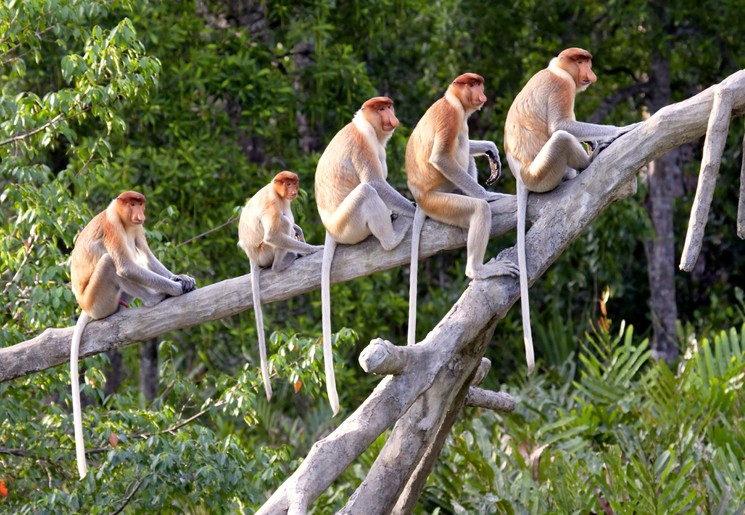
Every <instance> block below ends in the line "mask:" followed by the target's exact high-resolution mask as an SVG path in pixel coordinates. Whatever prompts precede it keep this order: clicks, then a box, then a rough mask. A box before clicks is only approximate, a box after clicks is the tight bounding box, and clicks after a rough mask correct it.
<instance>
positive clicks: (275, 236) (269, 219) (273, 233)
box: [261, 214, 323, 254]
mask: <svg viewBox="0 0 745 515" xmlns="http://www.w3.org/2000/svg"><path fill="white" fill-rule="evenodd" d="M261 223H262V225H263V226H264V242H266V243H267V244H268V245H271V246H272V247H276V248H279V249H283V250H291V251H293V252H297V253H298V254H312V253H313V252H317V251H319V250H321V249H323V245H309V244H308V243H305V241H299V240H296V239H295V238H293V237H292V236H289V235H288V234H287V233H286V232H285V231H283V230H282V227H281V222H280V220H277V217H276V216H272V215H271V214H265V215H264V216H263V217H262V218H261Z"/></svg>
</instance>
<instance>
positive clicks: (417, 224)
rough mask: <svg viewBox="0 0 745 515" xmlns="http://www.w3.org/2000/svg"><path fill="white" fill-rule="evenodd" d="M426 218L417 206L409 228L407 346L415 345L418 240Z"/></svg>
mask: <svg viewBox="0 0 745 515" xmlns="http://www.w3.org/2000/svg"><path fill="white" fill-rule="evenodd" d="M426 218H427V213H425V212H424V210H423V209H422V208H421V207H419V206H417V207H416V211H415V212H414V223H413V225H412V227H411V263H410V265H409V267H410V268H409V334H408V337H407V338H406V344H407V345H414V344H415V343H416V293H417V284H418V277H417V276H418V274H419V239H420V237H421V235H422V227H423V226H424V221H425V220H426Z"/></svg>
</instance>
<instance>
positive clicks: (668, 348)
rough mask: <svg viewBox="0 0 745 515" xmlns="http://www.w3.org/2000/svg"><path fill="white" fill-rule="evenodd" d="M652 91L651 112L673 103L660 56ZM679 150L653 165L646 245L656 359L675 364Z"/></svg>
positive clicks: (652, 75)
mask: <svg viewBox="0 0 745 515" xmlns="http://www.w3.org/2000/svg"><path fill="white" fill-rule="evenodd" d="M650 82H651V84H652V87H651V88H650V91H649V96H650V99H651V102H650V105H649V109H650V112H651V113H655V112H657V111H659V110H660V109H661V108H663V107H664V106H666V105H668V104H669V103H670V96H671V88H670V63H669V62H668V61H667V59H665V58H664V57H662V56H661V55H660V54H656V55H655V57H654V58H653V61H652V66H651V73H650ZM679 154H680V153H679V149H678V148H675V149H673V150H671V151H670V152H668V153H666V154H665V155H663V156H661V157H660V158H658V159H656V160H655V161H653V162H652V163H650V165H649V173H648V174H647V184H648V195H647V202H646V205H647V212H648V213H649V218H650V220H651V221H652V227H653V229H654V235H653V236H652V238H651V239H650V240H649V241H647V242H646V243H645V246H644V248H645V252H646V255H647V274H648V278H649V292H650V298H649V305H650V308H651V315H652V342H651V349H652V356H653V357H654V358H655V359H664V360H665V361H668V362H670V361H673V360H675V359H676V358H677V357H678V347H677V332H676V331H677V330H676V321H677V320H678V305H677V302H676V294H675V270H676V269H677V266H676V259H675V232H674V226H673V201H674V199H675V196H676V192H680V191H681V187H680V185H679V182H680V181H681V179H682V178H681V172H680V168H679V167H678V163H677V161H678V157H679Z"/></svg>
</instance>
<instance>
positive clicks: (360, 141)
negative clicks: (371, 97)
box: [315, 123, 377, 221]
mask: <svg viewBox="0 0 745 515" xmlns="http://www.w3.org/2000/svg"><path fill="white" fill-rule="evenodd" d="M355 148H357V149H359V148H365V149H368V150H369V144H368V142H367V141H365V139H364V137H363V136H362V135H361V134H360V133H359V131H358V130H357V128H356V127H355V126H354V123H349V124H347V125H346V126H345V127H344V128H343V129H341V130H340V131H339V132H337V133H336V135H335V136H334V137H333V138H332V139H331V141H330V142H329V144H328V146H327V147H326V150H324V151H323V154H322V155H321V158H320V159H319V160H318V166H317V167H316V176H315V197H316V206H317V207H318V213H319V214H320V215H321V221H325V220H326V219H327V218H328V217H330V216H331V215H332V214H333V213H334V212H335V211H336V209H337V208H338V207H339V205H340V204H341V203H342V202H343V201H344V199H345V198H347V196H348V195H349V194H350V193H351V192H352V190H353V189H354V188H356V187H357V186H359V185H360V179H359V175H358V171H357V166H358V162H359V161H361V160H364V159H368V160H371V159H373V158H374V156H373V154H372V151H370V152H369V155H364V156H357V155H355V154H354V153H353V152H352V150H353V149H355ZM375 159H377V158H375Z"/></svg>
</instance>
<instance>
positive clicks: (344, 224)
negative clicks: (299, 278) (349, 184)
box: [326, 183, 408, 250]
mask: <svg viewBox="0 0 745 515" xmlns="http://www.w3.org/2000/svg"><path fill="white" fill-rule="evenodd" d="M326 229H327V230H328V231H329V232H330V233H331V234H332V235H333V237H334V240H335V241H336V242H337V243H343V244H348V245H354V244H355V243H359V242H361V241H362V240H364V239H365V238H367V237H368V236H369V235H370V234H372V235H373V236H375V237H376V238H377V239H378V241H380V244H381V246H382V247H383V248H384V249H385V250H392V249H394V248H396V247H397V246H398V244H399V243H401V240H403V239H404V236H406V231H407V230H408V227H407V226H403V227H401V228H400V229H399V230H398V231H394V229H393V223H392V221H391V210H390V209H388V207H387V206H386V205H385V202H383V200H382V199H381V198H380V196H379V195H378V193H377V192H376V191H375V188H373V187H372V186H370V185H369V184H365V183H362V184H360V185H359V186H357V187H356V188H354V189H353V190H352V191H351V192H350V193H349V195H347V197H346V198H345V199H344V201H343V202H342V203H341V204H340V205H339V207H338V208H336V211H335V212H334V215H333V216H332V217H331V219H330V220H328V223H327V224H326Z"/></svg>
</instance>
